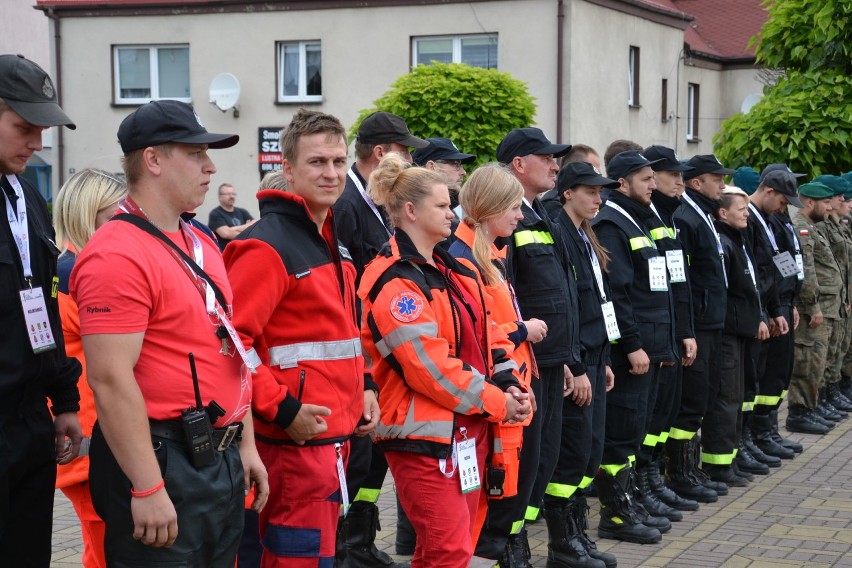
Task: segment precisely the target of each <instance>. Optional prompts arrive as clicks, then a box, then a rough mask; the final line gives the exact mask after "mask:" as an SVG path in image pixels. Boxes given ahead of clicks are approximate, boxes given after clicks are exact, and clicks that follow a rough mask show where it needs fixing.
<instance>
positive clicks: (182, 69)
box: [113, 45, 191, 104]
mask: <svg viewBox="0 0 852 568" xmlns="http://www.w3.org/2000/svg"><path fill="white" fill-rule="evenodd" d="M113 67H114V69H113V76H114V77H115V92H114V93H113V99H114V100H115V102H116V104H145V103H147V102H150V101H156V100H159V99H174V100H178V101H184V102H187V103H188V102H191V99H190V92H189V46H188V45H154V46H147V45H132V46H131V45H122V46H115V47H113Z"/></svg>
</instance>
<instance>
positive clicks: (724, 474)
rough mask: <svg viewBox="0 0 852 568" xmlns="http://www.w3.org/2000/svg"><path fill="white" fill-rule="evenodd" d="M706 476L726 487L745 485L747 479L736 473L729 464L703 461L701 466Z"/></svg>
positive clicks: (746, 484)
mask: <svg viewBox="0 0 852 568" xmlns="http://www.w3.org/2000/svg"><path fill="white" fill-rule="evenodd" d="M701 469H703V470H704V473H706V474H707V477H709V478H710V479H712V480H713V481H716V482H718V483H724V484H725V485H727V486H728V487H746V486H748V481H747V480H746V479H744V478H742V477H740V476H739V475H737V474H736V473H734V469H733V468H732V467H731V466H730V465H727V464H725V465H717V464H709V463H705V464H703V465H702V466H701Z"/></svg>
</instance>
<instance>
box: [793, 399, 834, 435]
mask: <svg viewBox="0 0 852 568" xmlns="http://www.w3.org/2000/svg"><path fill="white" fill-rule="evenodd" d="M785 426H786V427H787V430H788V431H790V432H798V433H800V434H819V435H820V436H822V435H824V434H828V432H829V430H830V428H829V427H828V426H826V425H824V424H822V423H820V422H817V421H816V420H814V419H813V417H812V415H811V412H810V411H809V410H808V409H807V408H805V407H804V406H800V405H798V404H791V405H790V407H789V408H788V409H787V424H786V425H785Z"/></svg>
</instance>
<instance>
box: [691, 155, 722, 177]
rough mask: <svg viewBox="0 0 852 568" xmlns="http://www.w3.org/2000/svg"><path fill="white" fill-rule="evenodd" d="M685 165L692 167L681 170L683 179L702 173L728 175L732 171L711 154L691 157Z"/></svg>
mask: <svg viewBox="0 0 852 568" xmlns="http://www.w3.org/2000/svg"><path fill="white" fill-rule="evenodd" d="M686 165H687V166H690V167H691V168H692V169H691V170H689V171H686V172H683V179H685V180H687V179H692V178H696V177H698V176H700V175H704V174H718V175H720V176H729V175H732V174H733V173H734V170H732V169H730V168H726V167H725V166H723V165H722V162H720V161H719V158H717V157H716V156H715V155H713V154H702V155H698V156H693V157H691V158H690V159H689V160H688V161H687V162H686Z"/></svg>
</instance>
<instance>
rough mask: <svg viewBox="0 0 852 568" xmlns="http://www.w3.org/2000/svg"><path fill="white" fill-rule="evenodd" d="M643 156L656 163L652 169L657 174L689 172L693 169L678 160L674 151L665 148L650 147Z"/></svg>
mask: <svg viewBox="0 0 852 568" xmlns="http://www.w3.org/2000/svg"><path fill="white" fill-rule="evenodd" d="M642 155H643V156H645V158H646V159H648V160H651V161H653V162H654V165H653V166H651V169H652V170H654V171H655V172H688V171H689V170H691V169H692V168H691V167H690V166H686V165H684V164H683V163H681V161H680V160H678V159H677V154H675V151H674V150H672V149H671V148H666V147H665V146H656V145H655V146H648V147H647V148H645V150H644V151H643V152H642Z"/></svg>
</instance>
